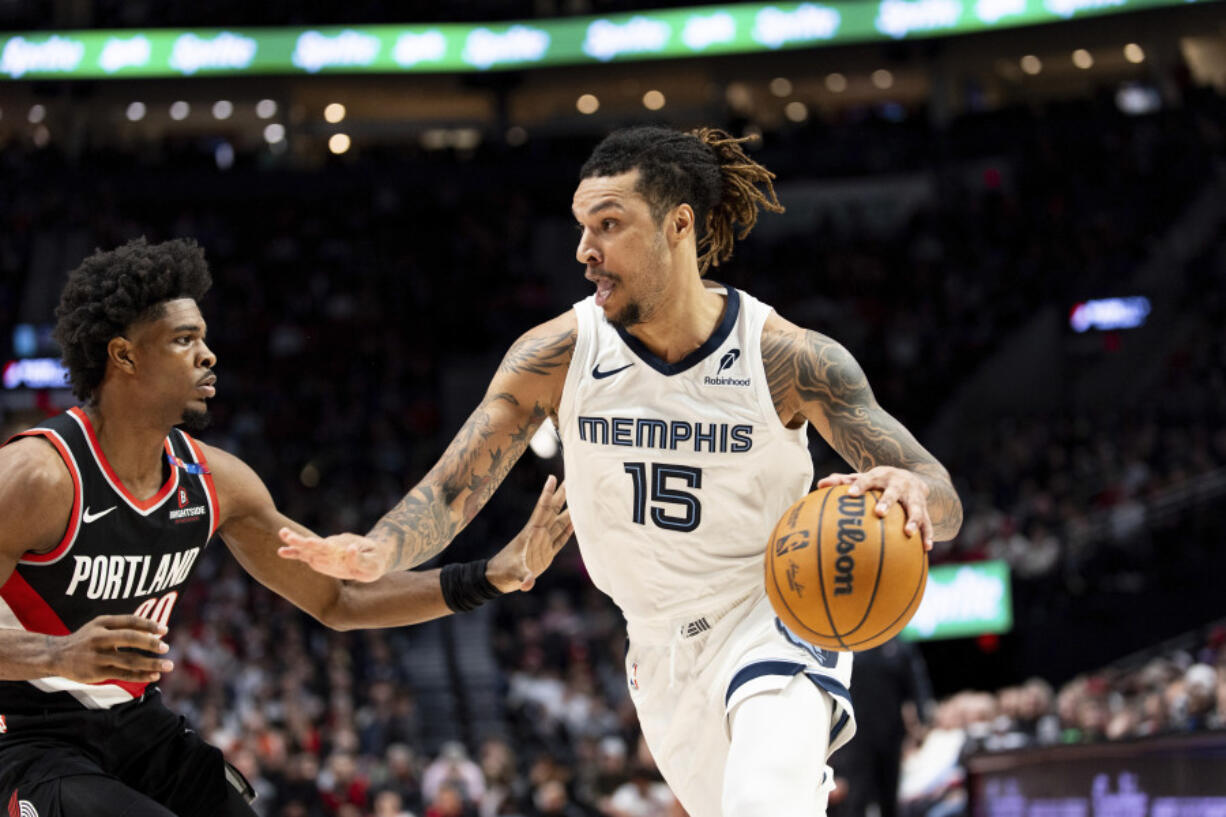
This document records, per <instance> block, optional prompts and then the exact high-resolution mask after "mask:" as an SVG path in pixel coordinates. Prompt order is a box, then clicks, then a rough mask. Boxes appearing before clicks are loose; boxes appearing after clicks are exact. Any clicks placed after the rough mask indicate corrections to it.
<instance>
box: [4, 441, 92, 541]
mask: <svg viewBox="0 0 1226 817" xmlns="http://www.w3.org/2000/svg"><path fill="white" fill-rule="evenodd" d="M18 437H42V438H43V439H44V440H46V441H47V442H49V443H51V444H52V445H54V446H55V450H56V451H59V452H60V459H62V460H63V461H64V467H66V468H67V469H68V473H69V474H71V475H72V511H71V513H69V515H68V529H67V530H65V531H64V538H63V539H61V540H60V543H59V544H58V545H56V546H55V547H54V548H53V549H51V550H49V551H47V552H46V553H34V552H32V551H26V552H25V553H24V554H22V556H21V561H23V562H33V563H34V564H43V563H45V562H53V561H55V560H56V559H58V558H60V557H61V556H63V555H64V551H65V550H67V549H68V546H69V545H71V544H72V542H73V540H75V539H76V537H77V528H79V527H80V526H81V493H82V492H81V474H80V472H79V471H77V467H76V465H74V464H73V460H72V454H70V453H68V449H67V448H65V447H64V444H63V443H62V442H60V438H59V437H58V436H57V435H55V434H53V433H52V432H50V431H45V430H42V429H35V430H33V431H23V432H21V433H20V434H15V435H13V439H14V440H15V439H17V438H18ZM10 442H11V441H10Z"/></svg>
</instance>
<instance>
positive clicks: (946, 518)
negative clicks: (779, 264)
mask: <svg viewBox="0 0 1226 817" xmlns="http://www.w3.org/2000/svg"><path fill="white" fill-rule="evenodd" d="M762 362H763V364H764V366H765V368H766V376H767V382H768V383H769V384H770V390H771V398H772V399H773V400H774V402H775V410H776V411H777V412H778V413H779V418H780V420H782V421H783V422H784V424H785V425H789V426H792V427H795V426H796V425H798V424H799V423H800V422H802V421H804V420H808V421H809V422H811V423H812V424H813V427H814V428H816V429H817V431H818V433H820V434H821V435H822V437H823V438H825V440H826V442H828V443H830V446H831V447H832V448H834V450H835V451H837V452H838V453H839V455H840V456H842V457H843V459H844V460H846V461H847V462H848V463H849V464H850V465H851V466H852V467H853V468H855V469H856V470H857V471H858V472H859V473H858V474H834V475H831V476H829V477H827V478H826V479H823V480H822V481H821V482H820V483H818V486H819V487H826V486H828V485H836V484H840V483H842V484H849V485H852V486H853V487H854V488H855V489H856V490H860V491H863V490H869V489H873V488H880V489H882V498H881V505H883V506H884V508H882V507H880V506H879V512H880V513H882V515H884V511H885V510H888V508H889V506H890V505H892V504H893V503H894V502H895V501H898V502H901V503H902V504H903V508H904V510H906V512H907V519H908V522H907V528H908V532H909V533H910V532H914V531H916V530H920V531H921V532H922V533H923V535H924V541H925V543H926V544H928V545H931V543H932V542H933V540H934V539H939V540H942V541H944V540H946V539H952V538H953V537H954V536H955V535H956V534H957V532H958V528H959V527H961V525H962V502H961V501H960V500H959V499H958V494H957V492H956V491H955V490H954V486H953V483H952V482H951V481H950V479H949V472H947V471H946V470H945V468H944V467H943V466H942V465H941V464H940V463H939V462H937V460H936V458H935V457H933V456H932V454H930V453H928V451H927V450H926V449H925V448H924V447H923V446H922V445H920V444H919V441H918V440H916V439H915V437H914V435H912V434H911V432H910V431H908V430H907V429H906V428H905V427H904V426H903V425H902V423H900V422H898V420H896V419H894V417H892V416H891V415H890V414H889V413H888V412H887V411H886V410H885V409H883V408H882V407H881V406H880V405H879V404H878V403H877V400H876V398H875V397H873V390H872V389H871V388H870V387H869V385H868V379H867V378H866V377H865V376H864V370H863V369H861V368H860V364H858V363H856V360H855V358H853V357H852V356H851V354H850V353H849V352H848V351H847V350H846V349H844V348H843V347H842V346H840V345H839V344H838V343H836V342H835V341H833V340H831V339H830V338H828V337H826V336H825V335H820V334H818V333H817V332H810V331H807V330H804V329H801V328H800V327H798V326H796V325H794V324H792V323H790V322H788V321H786V320H784V319H783V318H780V317H779V316H778V315H772V316H771V317H770V318H769V319H768V320H767V322H766V326H765V327H764V328H763V330H762Z"/></svg>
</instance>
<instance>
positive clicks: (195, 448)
mask: <svg viewBox="0 0 1226 817" xmlns="http://www.w3.org/2000/svg"><path fill="white" fill-rule="evenodd" d="M183 437H184V439H186V440H187V444H188V445H189V446H191V449H192V454H193V455H194V456H195V457H196V462H198V463H199V464H200V465H203V466H204V467H205V469H206V470H205V472H204V473H203V474H201V475H200V478H201V479H202V480H204V489H205V491H207V492H208V495H209V504H210V505H212V506H213V507H212V508H211V510H212V512H213V513H212V519H211V520H210V522H209V524H210V525H212V527H211V528H209V538H210V539H211V538H213V534H214V533H216V532H217V516H218V514H219V512H220V508H221V505H219V504H218V502H217V488H216V486H214V485H213V475H212V473H210V472H209V471H208V470H207V469H208V467H209V461H208V459H206V458H205V456H204V449H203V448H201V447H200V443H198V442H196V440H195V439H193V438H192V435H190V434H188V433H187V432H183Z"/></svg>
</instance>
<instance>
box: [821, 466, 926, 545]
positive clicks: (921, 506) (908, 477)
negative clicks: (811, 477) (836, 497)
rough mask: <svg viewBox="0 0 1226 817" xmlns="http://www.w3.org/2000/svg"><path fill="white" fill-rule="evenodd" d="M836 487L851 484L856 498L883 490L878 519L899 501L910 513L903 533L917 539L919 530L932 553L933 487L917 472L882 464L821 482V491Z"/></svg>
mask: <svg viewBox="0 0 1226 817" xmlns="http://www.w3.org/2000/svg"><path fill="white" fill-rule="evenodd" d="M832 485H847V486H850V487H848V489H847V492H848V493H849V494H852V495H853V496H854V495H856V494H861V493H864V492H865V491H881V499H879V500H878V501H877V507H876V509H875V510H876V511H877V516H880V517H884V516H885V515H886V514H887V513H889V510H890V506H891V505H893V504H894V503H895V502H897V503H899V504H900V505H902V509H903V511H904V512H906V514H907V524H906V526H905V527H904V528H903V531H904V532H905V533H906V534H907V536H913V535H914V534H915V533H916V531H918V532H919V533H920V534H921V535H922V536H923V542H924V550H932V542H933V533H932V518H931V517H930V516H929V515H928V492H929V491H930V490H932V488H931V486H929V484H928V483H927V482H926V481H925V480H924V478H923V477H921V476H920V475H919V474H917V473H915V472H914V471H908V470H906V469H905V468H895V467H893V466H890V465H878V466H877V467H876V468H872V469H870V470H868V471H865V472H864V473H862V474H831V475H830V476H828V477H825V478H823V479H822V481H821V482H819V483H817V487H818V488H829V487H831V486H832Z"/></svg>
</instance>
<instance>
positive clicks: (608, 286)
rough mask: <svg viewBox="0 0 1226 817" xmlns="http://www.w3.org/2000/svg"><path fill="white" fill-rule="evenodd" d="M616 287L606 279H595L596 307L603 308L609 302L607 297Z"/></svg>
mask: <svg viewBox="0 0 1226 817" xmlns="http://www.w3.org/2000/svg"><path fill="white" fill-rule="evenodd" d="M615 286H617V285H616V284H614V283H613V281H612V280H610V279H608V278H597V279H596V306H604V305H605V302H606V301H608V300H609V295H610V294H611V293H612V292H613V288H614V287H615Z"/></svg>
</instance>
